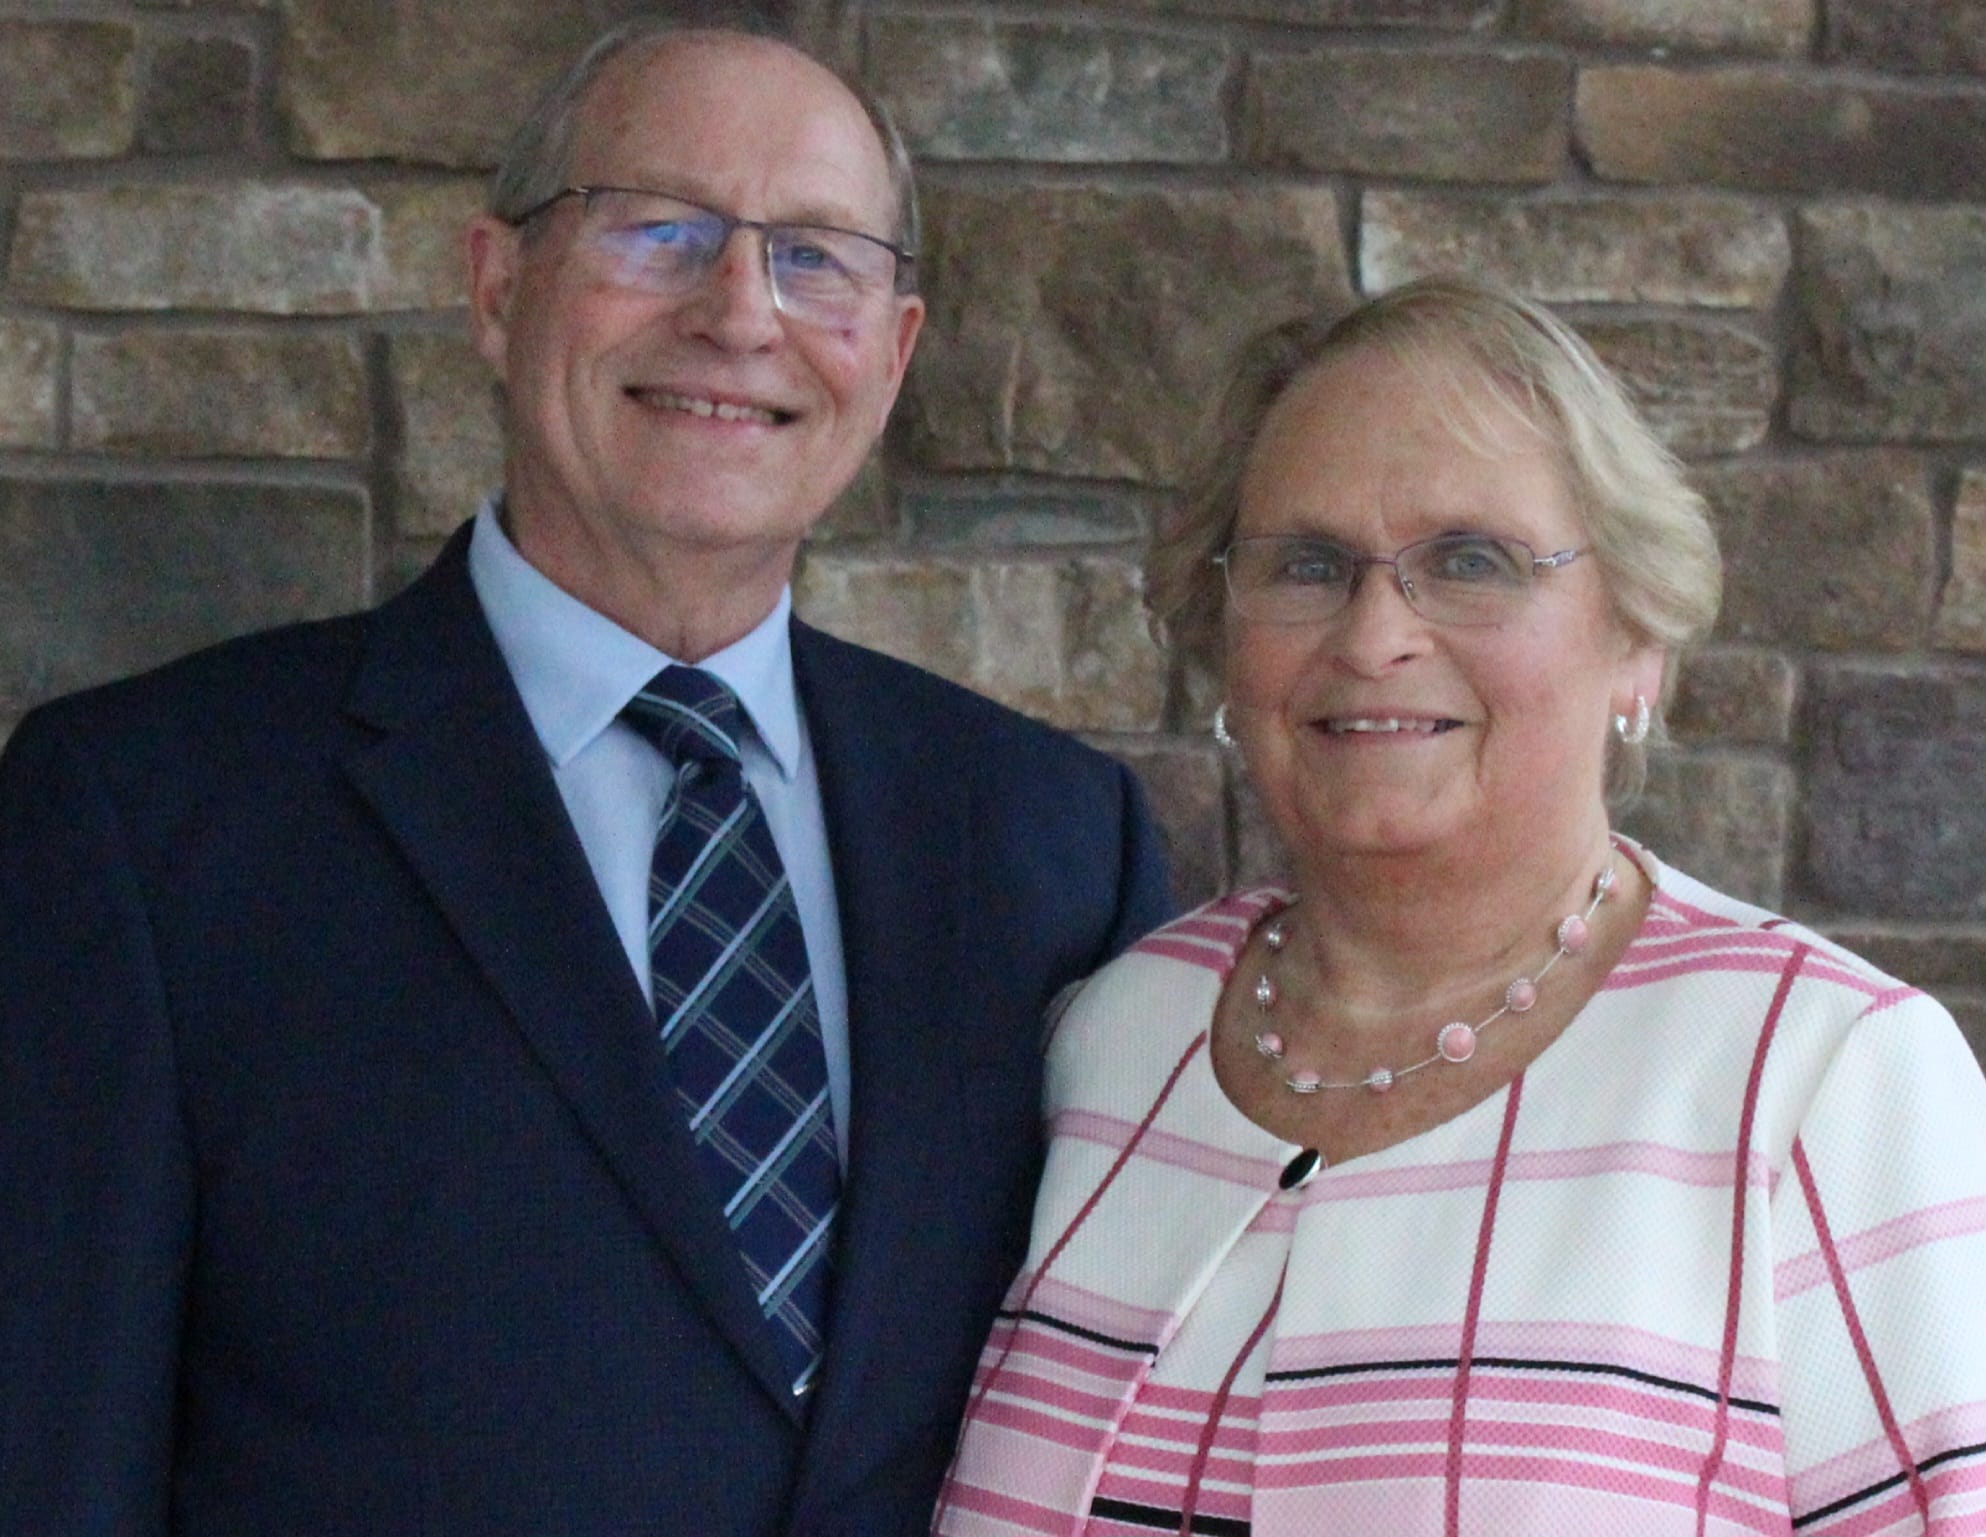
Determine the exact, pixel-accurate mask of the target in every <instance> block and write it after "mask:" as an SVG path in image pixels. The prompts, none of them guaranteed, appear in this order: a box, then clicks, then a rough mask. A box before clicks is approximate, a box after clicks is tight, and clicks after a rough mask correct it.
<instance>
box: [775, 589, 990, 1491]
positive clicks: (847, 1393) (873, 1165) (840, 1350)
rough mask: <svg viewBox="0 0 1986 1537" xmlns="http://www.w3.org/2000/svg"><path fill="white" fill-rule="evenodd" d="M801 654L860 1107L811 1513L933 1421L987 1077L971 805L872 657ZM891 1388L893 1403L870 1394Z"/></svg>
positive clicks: (807, 642) (840, 650)
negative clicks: (925, 1345)
mask: <svg viewBox="0 0 1986 1537" xmlns="http://www.w3.org/2000/svg"><path fill="white" fill-rule="evenodd" d="M793 651H794V666H795V669H796V673H797V677H798V682H799V686H800V692H801V699H802V702H803V705H804V707H805V710H806V714H807V723H808V731H809V733H810V735H811V737H812V740H813V746H814V757H815V762H816V764H817V765H818V768H819V773H820V782H821V800H822V805H823V809H824V811H825V813H826V819H827V826H828V837H829V844H830V847H831V850H832V856H833V860H834V879H835V889H836V895H837V900H838V903H839V906H840V909H841V933H842V950H843V957H844V961H845V963H846V966H847V973H848V1013H849V1050H850V1057H851V1073H852V1091H851V1092H852V1098H853V1102H854V1112H853V1115H852V1116H851V1120H852V1123H853V1124H852V1127H851V1133H852V1134H851V1138H850V1146H849V1179H848V1184H847V1186H846V1191H845V1196H844V1203H843V1208H842V1215H841V1232H840V1234H839V1237H838V1240H837V1248H836V1259H835V1289H834V1304H833V1316H832V1320H831V1325H830V1328H829V1332H828V1355H827V1362H826V1365H825V1368H824V1370H823V1373H822V1386H821V1395H820V1399H819V1401H818V1402H816V1404H815V1405H814V1408H813V1426H812V1433H811V1435H810V1437H809V1446H808V1451H807V1466H806V1470H805V1471H804V1472H803V1476H802V1493H801V1496H800V1499H799V1500H798V1502H797V1503H796V1507H795V1508H796V1509H798V1510H801V1511H805V1510H806V1509H808V1508H809V1505H810V1503H811V1501H810V1491H811V1492H814V1493H818V1492H820V1491H821V1490H822V1489H831V1488H832V1487H834V1486H835V1485H837V1484H840V1483H842V1482H843V1481H844V1480H846V1481H847V1482H848V1483H850V1484H852V1483H854V1482H857V1481H859V1479H860V1477H861V1475H862V1473H863V1471H864V1467H865V1462H866V1460H867V1458H868V1457H869V1456H871V1455H880V1454H881V1453H882V1452H884V1451H885V1450H886V1449H888V1448H891V1447H896V1446H900V1445H902V1444H903V1442H904V1440H905V1438H906V1437H909V1436H911V1435H914V1434H916V1433H917V1432H918V1431H919V1430H920V1429H921V1428H923V1427H924V1426H925V1425H926V1422H927V1421H928V1418H929V1414H930V1403H931V1397H930V1396H927V1395H923V1394H920V1393H918V1392H916V1391H915V1390H914V1379H915V1370H916V1362H917V1361H918V1359H920V1357H919V1352H918V1350H917V1342H918V1341H919V1340H921V1339H923V1338H925V1337H926V1327H927V1326H926V1319H925V1313H924V1311H923V1310H924V1309H925V1308H927V1307H928V1306H930V1305H931V1302H932V1299H934V1298H938V1299H942V1298H943V1297H944V1296H945V1295H946V1294H947V1293H946V1288H945V1287H944V1286H943V1284H942V1278H943V1277H944V1276H946V1275H947V1274H948V1273H949V1272H950V1271H951V1269H952V1268H953V1266H954V1264H955V1262H956V1256H955V1255H954V1254H953V1253H952V1252H951V1246H952V1244H953V1243H955V1242H956V1237H955V1235H954V1234H953V1233H952V1232H951V1230H950V1229H949V1228H948V1227H947V1226H946V1225H945V1224H943V1223H941V1222H933V1221H931V1220H929V1219H930V1216H931V1214H932V1213H933V1211H934V1210H936V1209H937V1208H939V1207H940V1206H941V1205H942V1204H943V1197H942V1195H941V1194H934V1192H939V1193H942V1192H945V1191H951V1190H956V1189H959V1188H961V1185H960V1184H959V1183H957V1182H960V1181H965V1182H969V1181H970V1180H971V1178H972V1171H971V1170H970V1169H969V1168H967V1167H965V1162H966V1158H965V1149H964V1147H963V1144H964V1142H965V1141H966V1140H967V1139H966V1138H965V1137H964V1136H963V1134H962V1133H961V1131H960V1130H959V1128H958V1126H957V1125H956V1124H955V1123H956V1120H957V1114H956V1112H957V1108H958V1106H959V1104H960V1103H961V1099H960V1096H962V1095H964V1094H966V1093H967V1092H969V1085H970V1079H971V1074H972V1070H973V1067H974V1063H973V1061H972V1051H971V1049H970V1047H969V1046H968V1045H966V1044H965V1043H962V1042H960V1041H959V1040H958V1038H957V1037H956V1035H955V1033H953V1032H952V1031H951V1030H950V1029H948V1027H947V1019H948V1018H949V1016H950V1015H951V1014H952V1013H953V1012H954V1011H955V1007H956V1004H957V1001H958V999H959V996H960V992H959V989H960V988H961V986H963V979H962V978H961V977H959V976H958V975H957V966H958V961H959V958H960V957H961V955H962V954H963V953H964V947H965V945H966V943H967V942H968V939H969V935H968V933H967V924H968V921H969V913H968V907H969V903H968V901H967V894H968V891H969V883H970V856H971V840H970V831H969V829H970V826H971V817H970V815H969V812H970V805H971V787H970V785H969V784H968V783H964V782H960V780H959V779H958V778H957V777H956V776H949V777H948V776H945V775H942V774H934V773H933V772H932V757H933V755H932V754H931V753H930V751H929V733H930V732H932V731H933V730H935V729H938V728H939V725H940V723H938V722H935V721H932V720H929V719H926V718H923V717H922V716H918V717H910V716H907V715H906V714H905V713H904V712H903V711H902V710H901V709H900V708H894V707H893V704H894V701H893V700H892V698H891V697H890V692H889V680H887V679H884V678H880V677H878V676H877V671H878V669H877V664H876V663H875V662H874V661H873V660H872V659H871V658H869V656H868V655H867V654H866V653H864V652H862V651H860V650H859V649H857V648H853V647H849V646H846V645H844V644H842V643H841V642H838V641H835V640H832V639H831V638H829V637H826V636H823V635H821V634H820V633H819V632H816V631H813V630H810V629H808V628H807V627H806V626H804V625H800V624H796V625H795V626H794V637H793ZM934 1280H936V1281H937V1282H938V1284H936V1285H933V1284H932V1282H933V1281H934ZM883 1374H887V1376H888V1377H889V1379H890V1381H891V1384H892V1386H891V1390H890V1391H886V1392H884V1391H875V1390H874V1387H875V1381H876V1379H877V1377H878V1376H879V1375H883Z"/></svg>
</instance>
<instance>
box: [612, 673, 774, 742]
mask: <svg viewBox="0 0 1986 1537" xmlns="http://www.w3.org/2000/svg"><path fill="white" fill-rule="evenodd" d="M621 715H622V717H623V718H624V719H625V720H626V721H627V723H628V724H629V725H630V726H632V727H634V729H635V730H637V731H639V732H640V733H641V734H642V735H643V736H644V737H646V738H647V739H648V740H649V741H650V742H651V743H652V744H654V747H655V750H656V751H657V752H659V753H661V754H662V755H663V756H664V757H666V758H667V759H668V760H669V761H670V762H671V763H674V764H676V765H678V766H680V765H682V764H683V763H685V762H689V761H692V760H694V761H696V762H701V763H736V762H737V761H738V731H739V726H740V723H741V721H742V719H743V715H744V712H743V711H742V710H741V709H740V708H739V707H738V696H737V695H736V694H734V693H732V692H731V690H730V689H729V687H727V686H726V685H725V684H724V683H723V682H722V681H721V680H720V679H717V678H713V677H712V676H711V675H710V674H709V673H707V672H702V671H699V670H698V669H697V668H694V667H665V668H663V669H662V670H661V671H660V672H658V673H657V674H656V675H655V676H654V677H652V678H650V679H649V680H648V682H647V684H646V685H645V686H644V687H643V688H641V689H640V691H639V692H637V693H636V694H635V696H634V698H632V699H630V700H629V701H628V702H627V706H626V708H624V709H623V710H622V711H621Z"/></svg>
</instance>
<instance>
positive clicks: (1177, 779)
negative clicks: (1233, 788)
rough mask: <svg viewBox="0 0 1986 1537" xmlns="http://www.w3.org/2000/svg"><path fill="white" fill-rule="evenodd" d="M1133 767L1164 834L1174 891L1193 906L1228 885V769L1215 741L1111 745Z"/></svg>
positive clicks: (1186, 904) (1178, 898)
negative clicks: (1222, 760) (1215, 745)
mask: <svg viewBox="0 0 1986 1537" xmlns="http://www.w3.org/2000/svg"><path fill="white" fill-rule="evenodd" d="M1108 745H1110V746H1111V747H1112V750H1113V751H1115V753H1116V754H1117V756H1118V757H1119V758H1121V759H1123V760H1124V762H1126V763H1127V764H1129V765H1130V766H1131V769H1132V771H1133V772H1135V773H1136V774H1137V776H1138V778H1139V780H1140V782H1141V783H1142V784H1143V785H1144V787H1145V793H1146V795H1147V796H1148V797H1149V798H1150V800H1151V804H1152V810H1153V812H1154V813H1155V815H1156V816H1157V818H1158V824H1159V831H1160V832H1161V833H1162V834H1164V836H1165V846H1166V860H1167V863H1168V864H1169V865H1170V866H1171V869H1172V894H1173V897H1174V899H1175V900H1176V901H1177V902H1178V903H1179V904H1180V906H1181V907H1194V906H1198V905H1199V904H1200V903H1202V902H1205V901H1208V900H1210V899H1212V898H1214V897H1217V896H1219V895H1220V894H1221V892H1223V891H1224V890H1226V889H1227V884H1228V879H1227V871H1228V863H1229V859H1228V830H1227V824H1228V815H1227V772H1226V768H1225V765H1223V763H1222V762H1221V758H1220V754H1219V753H1218V752H1217V751H1216V750H1215V748H1214V746H1213V744H1212V743H1211V742H1207V743H1200V742H1188V743H1178V742H1165V743H1152V744H1145V743H1122V744H1120V743H1111V744H1108Z"/></svg>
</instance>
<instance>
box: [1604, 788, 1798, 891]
mask: <svg viewBox="0 0 1986 1537" xmlns="http://www.w3.org/2000/svg"><path fill="white" fill-rule="evenodd" d="M1792 806H1793V776H1792V773H1791V771H1790V770H1788V769H1787V768H1786V766H1785V765H1784V764H1780V763H1771V762H1764V761H1761V760H1758V759H1754V758H1737V757H1730V756H1726V755H1721V754H1720V755H1715V756H1713V755H1709V754H1695V753H1682V752H1675V751H1669V752H1658V753H1655V754H1653V755H1652V756H1651V757H1650V759H1649V762H1648V788H1647V789H1646V790H1645V791H1644V792H1643V794H1642V796H1641V799H1639V800H1638V801H1636V802H1635V803H1634V804H1633V805H1632V806H1630V807H1629V808H1627V810H1626V811H1625V812H1623V813H1622V814H1621V815H1620V816H1619V817H1618V818H1617V819H1616V821H1617V824H1618V825H1619V827H1620V828H1621V830H1622V831H1623V832H1625V833H1626V834H1627V835H1628V836H1629V837H1631V838H1636V839H1638V840H1640V841H1641V842H1642V843H1644V844H1645V845H1647V847H1648V848H1649V849H1651V850H1652V851H1653V852H1654V853H1655V855H1656V857H1657V858H1659V859H1661V860H1662V861H1663V862H1664V863H1665V864H1671V865H1674V866H1675V867H1676V868H1677V869H1679V870H1682V871H1684V872H1685V873H1687V874H1689V875H1693V876H1695V877H1696V878H1697V879H1698V880H1700V881H1703V882H1704V883H1705V884H1707V885H1710V886H1714V887H1716V888H1717V889H1718V890H1719V891H1724V892H1728V893H1729V894H1730V895H1732V896H1734V897H1738V898H1740V899H1741V900H1743V901H1746V902H1755V903H1757V904H1758V905H1759V906H1761V907H1769V908H1773V909H1775V910H1777V909H1779V908H1780V907H1782V906H1783V905H1784V900H1785V896H1784V893H1785V885H1786V840H1787V835H1788V829H1789V827H1790V824H1791V821H1792Z"/></svg>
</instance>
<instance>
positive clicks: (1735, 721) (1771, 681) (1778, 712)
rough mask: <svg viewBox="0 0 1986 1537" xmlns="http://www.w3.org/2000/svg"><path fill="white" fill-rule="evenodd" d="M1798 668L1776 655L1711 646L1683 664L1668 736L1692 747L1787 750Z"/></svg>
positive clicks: (1774, 653)
mask: <svg viewBox="0 0 1986 1537" xmlns="http://www.w3.org/2000/svg"><path fill="white" fill-rule="evenodd" d="M1797 685H1798V675H1797V674H1796V673H1795V671H1794V669H1793V664H1792V663H1791V662H1790V661H1788V660H1787V659H1786V658H1785V657H1783V656H1781V655H1779V654H1778V653H1776V652H1771V651H1737V650H1732V649H1729V648H1726V647H1712V648H1710V649H1708V650H1703V651H1697V652H1694V653H1692V654H1691V655H1690V656H1689V657H1688V658H1687V659H1686V660H1685V661H1684V662H1683V664H1682V675H1681V676H1680V677H1679V678H1678V679H1677V681H1676V693H1675V697H1674V698H1673V699H1671V700H1670V702H1669V710H1668V721H1669V734H1670V735H1671V736H1673V737H1675V738H1676V739H1677V740H1678V741H1681V742H1689V743H1704V742H1719V743H1722V744H1724V745H1726V746H1735V745H1739V744H1758V745H1762V746H1772V747H1778V746H1784V745H1785V744H1786V742H1787V741H1788V740H1789V738H1790V737H1791V735H1792V730H1793V696H1794V693H1795V690H1796V688H1797Z"/></svg>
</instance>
